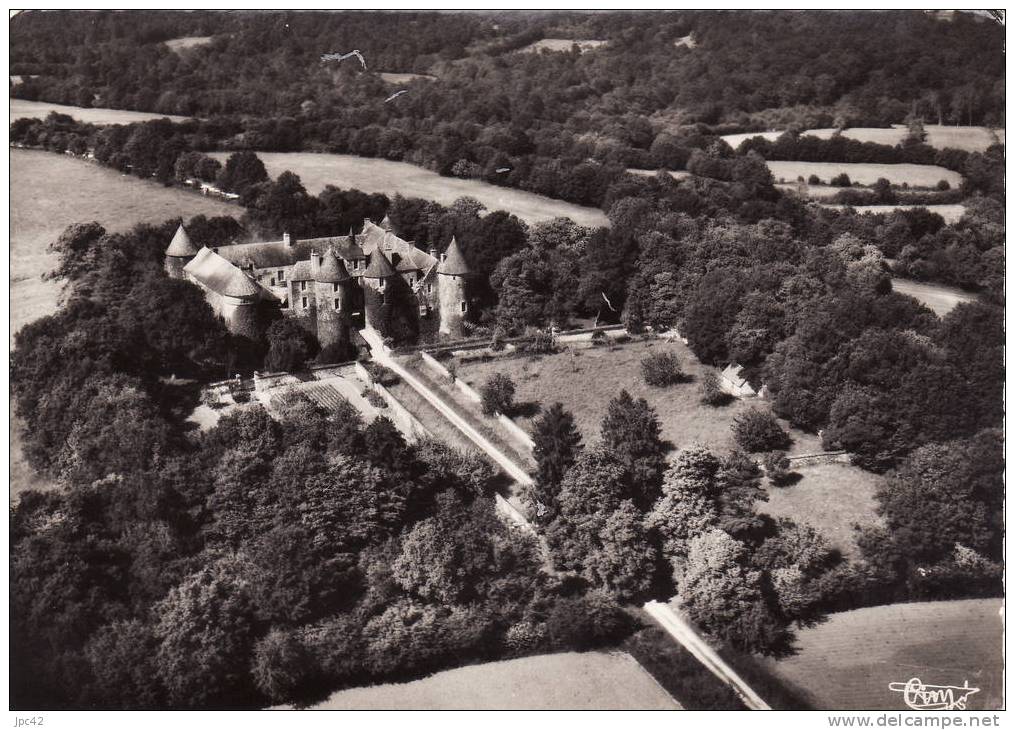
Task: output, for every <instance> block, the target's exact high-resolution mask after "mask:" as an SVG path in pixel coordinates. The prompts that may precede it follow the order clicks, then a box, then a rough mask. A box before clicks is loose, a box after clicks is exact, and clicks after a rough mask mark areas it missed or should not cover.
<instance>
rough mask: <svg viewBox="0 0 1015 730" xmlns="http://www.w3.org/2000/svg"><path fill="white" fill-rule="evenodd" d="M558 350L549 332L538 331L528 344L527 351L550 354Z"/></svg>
mask: <svg viewBox="0 0 1015 730" xmlns="http://www.w3.org/2000/svg"><path fill="white" fill-rule="evenodd" d="M556 351H557V346H556V345H555V344H554V342H553V336H552V335H551V334H550V333H549V332H537V333H536V335H535V337H533V338H532V339H531V340H530V341H529V342H528V343H527V344H526V345H525V352H531V353H533V354H536V355H550V354H553V353H554V352H556Z"/></svg>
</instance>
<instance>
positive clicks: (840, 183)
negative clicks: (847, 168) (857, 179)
mask: <svg viewBox="0 0 1015 730" xmlns="http://www.w3.org/2000/svg"><path fill="white" fill-rule="evenodd" d="M852 184H853V182H852V181H851V180H850V179H849V175H847V174H846V173H844V172H840V173H839V174H838V175H836V176H835V177H833V178H832V179H831V181H830V182H829V185H834V186H835V187H837V188H848V187H850V186H851V185H852Z"/></svg>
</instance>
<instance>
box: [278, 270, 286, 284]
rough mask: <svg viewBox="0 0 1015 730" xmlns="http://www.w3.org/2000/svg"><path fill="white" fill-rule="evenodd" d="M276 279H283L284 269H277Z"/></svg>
mask: <svg viewBox="0 0 1015 730" xmlns="http://www.w3.org/2000/svg"><path fill="white" fill-rule="evenodd" d="M278 280H279V281H285V269H279V270H278Z"/></svg>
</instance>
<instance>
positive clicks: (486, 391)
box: [480, 373, 515, 416]
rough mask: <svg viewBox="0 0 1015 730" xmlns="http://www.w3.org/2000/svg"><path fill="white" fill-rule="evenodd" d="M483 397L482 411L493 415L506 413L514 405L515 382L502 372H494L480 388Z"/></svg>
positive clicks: (508, 412) (509, 411)
mask: <svg viewBox="0 0 1015 730" xmlns="http://www.w3.org/2000/svg"><path fill="white" fill-rule="evenodd" d="M480 396H481V397H482V398H483V413H485V414H486V415H488V416H494V415H496V414H498V413H503V414H505V415H508V414H510V413H511V411H512V410H513V409H514V405H515V384H514V381H513V380H511V378H509V377H508V376H507V375H505V374H504V373H494V374H493V375H491V376H490V379H489V380H487V381H486V383H485V384H484V385H483V387H482V388H481V389H480Z"/></svg>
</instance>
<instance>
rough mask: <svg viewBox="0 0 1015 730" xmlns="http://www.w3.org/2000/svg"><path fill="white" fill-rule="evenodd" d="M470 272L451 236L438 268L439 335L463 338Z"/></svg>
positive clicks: (456, 243)
mask: <svg viewBox="0 0 1015 730" xmlns="http://www.w3.org/2000/svg"><path fill="white" fill-rule="evenodd" d="M471 276H472V270H471V269H470V268H469V265H468V264H467V263H465V257H464V256H463V255H462V250H461V249H460V248H459V247H458V241H457V240H455V238H454V237H453V236H452V238H451V243H450V244H449V245H448V249H447V251H445V252H444V254H443V255H442V256H441V262H440V264H438V266H437V303H438V305H439V308H440V329H439V332H440V334H442V335H448V336H449V337H453V338H461V337H464V336H465V329H464V327H463V326H462V325H463V322H465V320H466V319H467V318H468V317H469V298H468V278H469V277H471Z"/></svg>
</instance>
